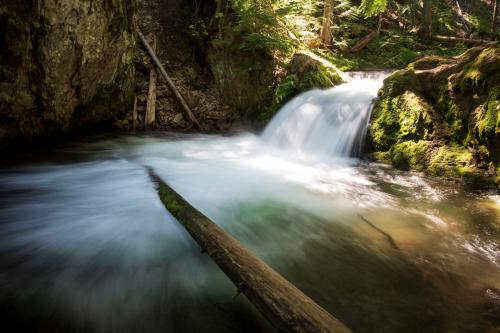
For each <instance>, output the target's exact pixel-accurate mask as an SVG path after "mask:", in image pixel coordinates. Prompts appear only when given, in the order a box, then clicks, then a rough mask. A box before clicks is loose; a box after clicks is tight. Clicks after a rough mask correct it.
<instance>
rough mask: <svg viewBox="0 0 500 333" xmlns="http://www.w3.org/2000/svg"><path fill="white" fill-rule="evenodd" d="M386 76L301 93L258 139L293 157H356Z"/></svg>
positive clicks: (360, 78)
mask: <svg viewBox="0 0 500 333" xmlns="http://www.w3.org/2000/svg"><path fill="white" fill-rule="evenodd" d="M386 76H387V75H386V74H385V73H373V74H361V73H360V74H355V75H351V76H350V81H349V82H348V83H345V84H342V85H339V86H337V87H334V88H330V89H326V90H320V89H315V90H311V91H308V92H305V93H303V94H301V95H299V96H297V97H295V98H294V99H293V100H292V101H291V102H289V103H287V104H286V105H285V106H284V107H283V108H282V109H281V110H280V111H279V113H278V114H277V115H276V116H275V117H274V118H273V119H272V120H271V122H270V123H269V125H268V126H267V127H266V129H265V130H264V132H263V134H262V138H263V139H264V140H265V141H267V142H270V143H272V144H274V145H276V146H278V147H280V148H281V149H286V150H291V151H294V152H295V153H307V154H311V153H312V154H320V155H323V156H330V157H347V156H359V154H360V152H361V147H362V143H363V139H364V136H365V134H366V128H367V126H368V122H369V119H370V112H371V109H372V107H373V101H374V99H375V98H376V97H377V92H378V90H379V89H380V88H381V87H382V82H383V79H384V78H385V77H386Z"/></svg>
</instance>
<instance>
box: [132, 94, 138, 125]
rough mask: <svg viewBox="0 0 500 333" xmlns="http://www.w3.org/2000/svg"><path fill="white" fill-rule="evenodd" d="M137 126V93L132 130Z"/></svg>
mask: <svg viewBox="0 0 500 333" xmlns="http://www.w3.org/2000/svg"><path fill="white" fill-rule="evenodd" d="M136 127H137V95H135V96H134V109H133V110H132V130H134V131H135V129H136Z"/></svg>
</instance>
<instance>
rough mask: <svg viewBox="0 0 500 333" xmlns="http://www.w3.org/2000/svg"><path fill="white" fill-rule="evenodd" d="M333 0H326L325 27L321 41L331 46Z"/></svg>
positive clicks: (324, 8)
mask: <svg viewBox="0 0 500 333" xmlns="http://www.w3.org/2000/svg"><path fill="white" fill-rule="evenodd" d="M332 15H333V9H332V0H325V1H324V7H323V27H322V28H321V36H320V37H321V41H322V42H323V45H326V46H330V45H332V39H333V36H332V30H331V27H332Z"/></svg>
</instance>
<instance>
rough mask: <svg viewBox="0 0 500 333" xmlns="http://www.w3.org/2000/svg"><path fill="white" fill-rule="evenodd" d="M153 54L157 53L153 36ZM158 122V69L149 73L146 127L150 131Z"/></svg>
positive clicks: (153, 69)
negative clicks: (152, 125)
mask: <svg viewBox="0 0 500 333" xmlns="http://www.w3.org/2000/svg"><path fill="white" fill-rule="evenodd" d="M152 49H153V52H156V36H153V47H152ZM155 120H156V69H155V68H152V69H151V71H150V72H149V88H148V99H147V101H146V115H145V117H144V127H145V128H146V129H149V127H150V126H151V124H152V123H153V122H154V121H155Z"/></svg>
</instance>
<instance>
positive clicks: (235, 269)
mask: <svg viewBox="0 0 500 333" xmlns="http://www.w3.org/2000/svg"><path fill="white" fill-rule="evenodd" d="M149 175H150V177H151V179H152V180H153V181H154V182H155V184H156V186H157V189H158V194H159V196H160V199H161V201H162V203H163V204H164V205H165V207H166V208H167V209H168V211H170V213H171V214H172V215H173V216H174V217H175V218H176V219H177V221H179V223H181V224H182V225H183V226H184V228H186V230H187V231H188V232H189V233H190V234H191V236H192V237H193V238H194V240H195V241H196V242H197V243H198V245H200V247H201V249H202V252H206V253H207V254H208V255H209V256H210V257H211V258H212V259H213V261H214V262H215V263H216V264H217V265H218V266H219V268H220V269H221V270H222V271H223V272H224V273H225V274H226V275H227V276H228V277H229V279H231V281H232V282H233V283H234V284H235V286H236V287H237V290H238V293H243V294H244V295H245V296H246V297H247V298H248V300H249V301H250V302H251V303H252V304H253V305H254V306H255V307H256V308H257V309H258V310H259V311H260V313H262V315H263V316H264V317H265V318H267V319H268V320H269V321H270V323H271V324H272V325H273V326H274V327H275V328H276V329H277V330H278V331H279V332H301V333H320V332H325V333H328V332H332V333H333V332H335V333H348V332H351V330H350V329H349V328H347V327H346V326H345V325H344V324H343V323H341V322H340V321H339V320H337V319H336V318H334V317H333V316H332V315H331V314H330V313H328V312H327V311H326V310H324V309H323V308H322V307H320V306H319V305H318V304H316V303H315V302H314V301H313V300H312V299H311V298H309V297H308V296H306V295H305V294H304V293H302V292H301V291H300V290H299V289H297V288H296V287H295V286H294V285H292V284H291V283H290V282H288V281H287V280H286V279H285V278H284V277H282V276H281V275H280V274H278V273H277V272H275V271H274V270H273V269H272V268H271V267H269V266H268V265H267V264H266V263H264V262H263V261H262V260H261V259H259V258H258V257H256V256H255V255H254V254H253V253H251V252H250V251H249V250H247V249H246V248H245V247H244V246H243V245H242V244H241V243H240V242H238V241H237V240H236V239H234V238H233V237H232V236H230V235H229V234H228V233H226V232H225V231H224V230H222V229H221V228H220V227H219V226H218V225H217V224H215V223H214V222H212V221H211V220H210V219H209V218H208V217H206V216H205V215H203V214H202V213H201V212H199V211H198V210H197V209H196V208H194V207H193V206H191V205H190V204H189V203H188V202H187V201H186V200H185V199H184V198H183V197H181V196H180V195H179V194H178V193H177V192H175V190H173V189H172V188H171V187H170V186H168V185H167V184H166V183H165V182H163V181H162V180H161V179H160V178H159V177H158V176H157V175H156V174H155V173H154V172H153V171H152V170H151V169H150V170H149Z"/></svg>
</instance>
